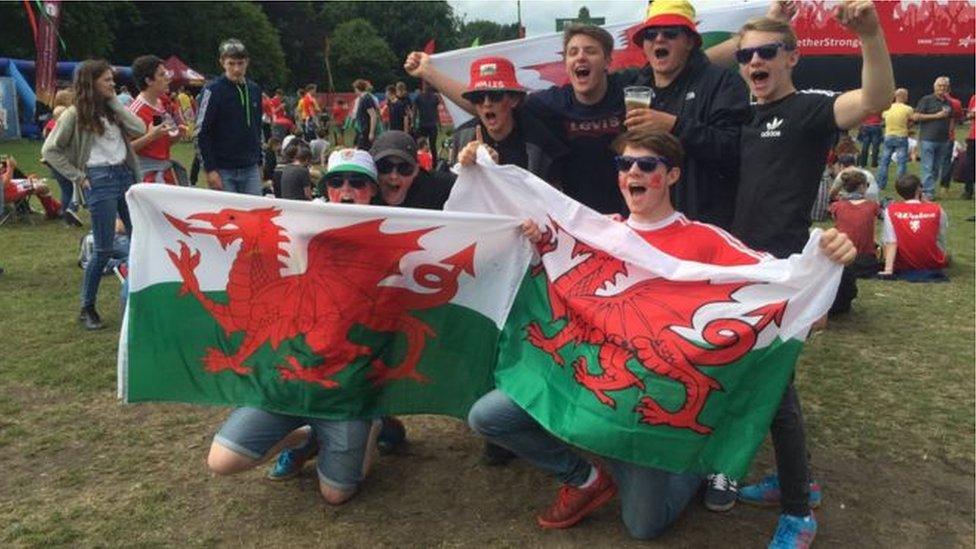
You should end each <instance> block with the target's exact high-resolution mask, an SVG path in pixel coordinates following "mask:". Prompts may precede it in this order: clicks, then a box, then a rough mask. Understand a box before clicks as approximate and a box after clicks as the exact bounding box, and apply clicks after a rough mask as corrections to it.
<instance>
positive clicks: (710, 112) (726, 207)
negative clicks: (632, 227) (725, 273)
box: [635, 50, 749, 229]
mask: <svg viewBox="0 0 976 549" xmlns="http://www.w3.org/2000/svg"><path fill="white" fill-rule="evenodd" d="M635 83H636V84H638V85H644V86H649V87H652V88H654V101H653V103H652V106H653V108H654V109H656V110H660V111H663V112H667V113H669V114H673V115H675V116H677V118H678V120H677V122H676V123H675V127H674V129H673V130H672V131H673V133H674V135H675V136H676V137H678V138H679V139H680V140H681V144H682V145H683V146H684V149H685V163H684V168H683V173H682V177H681V180H680V181H679V182H678V184H676V185H675V186H673V187H672V188H671V189H672V190H671V198H672V200H673V203H674V206H675V208H676V209H677V210H678V211H680V212H682V213H684V214H685V215H686V216H688V217H689V218H691V219H695V220H698V221H704V222H706V223H712V224H715V225H718V226H720V227H723V228H726V229H728V228H729V227H730V226H731V224H732V216H733V213H734V211H735V193H736V189H737V188H738V180H739V174H738V171H739V147H740V143H739V134H740V131H741V127H742V125H743V124H745V123H746V122H747V121H748V119H749V95H748V90H747V88H746V85H745V83H744V82H743V81H742V78H740V77H739V75H738V74H736V73H734V72H732V71H730V70H727V69H723V68H721V67H719V66H717V65H713V64H712V63H710V62H709V61H708V58H707V57H706V56H705V54H704V53H702V52H701V51H700V50H695V51H694V52H692V54H691V57H690V58H689V59H688V64H687V65H686V66H685V68H684V70H683V71H682V72H681V74H680V75H678V78H677V79H675V80H674V82H671V84H670V85H668V86H667V87H664V88H657V87H655V86H654V75H653V74H652V72H651V67H650V65H647V66H645V67H644V68H642V69H640V70H639V72H638V74H637V75H636V78H635Z"/></svg>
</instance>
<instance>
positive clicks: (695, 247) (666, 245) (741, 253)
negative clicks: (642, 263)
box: [627, 212, 772, 266]
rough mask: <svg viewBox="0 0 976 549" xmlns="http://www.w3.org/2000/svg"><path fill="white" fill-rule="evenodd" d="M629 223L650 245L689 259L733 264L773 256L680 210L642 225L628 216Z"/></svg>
mask: <svg viewBox="0 0 976 549" xmlns="http://www.w3.org/2000/svg"><path fill="white" fill-rule="evenodd" d="M627 225H628V226H630V228H632V229H634V231H636V232H637V234H639V235H640V236H641V237H642V238H643V239H644V240H646V241H647V243H648V244H650V245H651V246H654V247H655V248H657V249H659V250H661V251H662V252H664V253H666V254H668V255H670V256H673V257H676V258H678V259H683V260H686V261H697V262H699V263H710V264H712V265H723V266H734V265H754V264H756V263H759V262H760V261H763V260H766V259H772V256H769V255H767V254H764V253H760V252H757V251H754V250H752V249H750V248H749V247H747V246H746V245H745V244H743V243H742V242H739V240H738V239H736V238H735V237H734V236H732V235H730V234H729V233H727V232H725V231H723V230H722V229H720V228H718V227H716V226H714V225H709V224H707V223H699V222H697V221H691V220H689V219H688V218H687V217H685V216H684V215H682V214H680V213H677V212H675V213H673V214H671V215H670V216H669V217H667V218H666V219H662V220H661V221H658V222H657V223H651V224H643V223H638V222H636V221H633V220H631V219H628V220H627Z"/></svg>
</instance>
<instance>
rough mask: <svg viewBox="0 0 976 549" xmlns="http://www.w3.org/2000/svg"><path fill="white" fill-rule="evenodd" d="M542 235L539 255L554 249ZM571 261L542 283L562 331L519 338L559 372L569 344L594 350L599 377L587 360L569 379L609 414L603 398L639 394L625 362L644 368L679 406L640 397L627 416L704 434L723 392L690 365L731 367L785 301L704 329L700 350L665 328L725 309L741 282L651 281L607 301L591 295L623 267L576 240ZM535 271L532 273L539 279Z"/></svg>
mask: <svg viewBox="0 0 976 549" xmlns="http://www.w3.org/2000/svg"><path fill="white" fill-rule="evenodd" d="M553 225H554V227H555V230H552V229H549V228H548V227H547V228H546V230H545V232H544V233H543V238H542V240H540V242H539V243H538V244H537V248H538V249H539V253H540V254H541V255H543V256H544V255H546V254H548V253H551V252H553V251H554V250H556V248H557V240H556V238H555V237H554V232H560V231H561V228H560V227H559V226H558V225H556V224H555V223H554V222H553ZM572 257H573V258H574V259H577V258H580V257H584V259H583V260H582V261H581V262H580V263H578V264H577V265H576V266H574V267H573V268H572V269H570V270H569V271H567V272H566V273H564V274H562V275H560V276H559V277H557V278H556V279H555V280H553V281H551V282H550V283H549V302H550V306H551V308H552V320H553V321H559V320H565V321H566V324H565V326H564V327H563V328H561V329H560V330H558V331H557V332H556V333H555V334H554V335H552V336H551V337H547V336H546V335H545V333H544V332H543V329H542V326H541V325H540V324H539V323H537V322H532V323H530V324H529V325H528V326H527V337H526V339H527V340H528V341H529V343H531V344H532V345H533V346H535V347H537V348H538V349H540V350H542V351H544V352H545V353H547V354H548V355H549V356H550V357H552V359H553V360H554V361H555V362H556V363H557V364H559V365H560V366H563V365H564V364H565V363H564V361H563V358H562V356H561V355H560V354H559V350H560V349H562V348H563V347H564V346H566V345H567V344H569V343H573V344H575V345H579V344H591V345H597V346H599V354H598V362H599V365H598V366H599V368H600V372H599V373H592V372H591V369H590V365H589V364H587V361H586V358H585V357H583V356H578V357H577V358H576V359H575V360H574V361H573V377H574V379H575V380H576V382H577V383H579V384H580V385H582V386H583V387H585V388H587V389H588V390H589V391H591V392H592V393H593V395H594V396H595V397H596V398H597V399H598V400H599V401H600V402H601V403H602V404H604V405H606V406H609V407H611V408H616V406H617V403H616V400H614V398H613V397H612V396H610V395H608V394H607V393H609V392H612V391H622V390H625V389H628V388H630V387H636V388H637V389H639V390H640V391H642V392H643V391H645V386H644V382H643V381H642V380H641V378H640V377H638V376H637V375H635V374H634V373H633V372H632V371H631V370H630V369H628V368H627V362H628V361H630V360H631V359H636V361H637V362H638V363H639V364H640V366H642V367H643V368H645V369H647V370H649V371H651V372H653V373H655V374H658V375H660V376H664V377H667V378H669V379H673V380H675V381H677V382H679V383H681V384H682V385H684V388H685V399H684V403H683V404H682V405H681V407H680V408H679V409H678V410H675V411H670V410H666V409H664V407H662V406H661V405H660V404H658V402H657V401H656V400H655V399H654V398H653V397H652V396H651V395H648V394H645V395H644V396H642V397H641V398H640V400H639V401H638V403H637V406H636V407H635V409H634V411H635V412H637V413H638V414H639V415H640V421H641V422H643V423H646V424H649V425H667V426H671V427H676V428H681V429H690V430H692V431H694V432H696V433H701V434H707V433H710V432H711V430H712V429H711V427H709V426H707V425H703V424H701V423H700V422H699V421H698V415H699V413H701V411H702V408H703V407H704V406H705V402H706V400H707V399H708V395H709V394H710V393H711V392H712V391H714V390H722V386H721V385H720V384H719V382H718V381H716V380H715V379H714V378H712V377H710V376H708V375H707V374H705V373H703V372H702V371H701V370H699V369H698V368H697V367H696V366H723V365H726V364H730V363H732V362H735V361H736V360H738V359H739V358H741V357H742V356H743V355H745V354H746V353H747V352H748V351H749V350H751V349H752V347H753V346H754V345H755V343H756V338H757V336H758V335H759V333H760V332H762V330H763V329H764V328H766V326H768V325H769V324H770V323H775V324H776V325H779V324H780V322H781V321H782V317H783V312H784V311H785V309H786V302H785V301H784V302H778V303H772V304H769V305H766V306H764V307H761V308H759V309H757V310H755V311H752V312H750V313H748V314H747V315H746V316H749V317H758V321H757V322H756V323H755V324H750V323H749V322H746V321H745V320H741V319H736V318H723V319H715V320H712V321H710V322H708V323H707V324H706V325H705V326H704V329H703V331H702V334H701V337H702V339H703V341H704V343H705V345H707V346H701V345H699V344H696V343H695V342H693V341H690V340H688V339H685V338H684V337H682V336H681V335H679V334H678V332H676V331H675V330H673V329H672V328H675V327H688V328H692V327H693V326H692V319H693V317H694V315H695V313H696V311H698V310H699V309H700V308H701V307H703V306H704V305H708V304H711V303H716V302H732V303H735V301H734V300H733V299H732V294H734V293H735V292H736V291H738V290H739V289H741V288H743V287H745V286H748V285H749V284H748V283H731V284H711V283H701V282H675V281H670V280H666V279H662V278H651V279H646V280H643V281H641V282H638V283H635V284H634V285H632V286H630V287H627V288H626V289H624V290H622V291H621V292H619V293H617V294H614V295H605V296H604V295H596V293H597V291H598V290H601V289H604V290H605V289H607V288H609V287H610V286H612V285H613V283H614V282H615V281H616V279H617V277H618V276H626V275H627V272H628V271H627V264H626V263H624V262H623V261H621V260H619V259H616V258H614V257H612V256H610V255H609V254H607V253H606V252H603V251H602V250H598V249H596V248H593V247H590V246H588V245H586V244H584V243H582V242H579V241H576V242H575V244H574V245H573V250H572ZM541 271H542V269H541V264H540V266H539V267H537V269H536V271H535V272H534V274H538V273H539V272H541Z"/></svg>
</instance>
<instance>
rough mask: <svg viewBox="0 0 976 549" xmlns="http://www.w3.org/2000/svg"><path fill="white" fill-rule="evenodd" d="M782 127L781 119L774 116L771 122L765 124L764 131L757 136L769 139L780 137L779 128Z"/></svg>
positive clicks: (781, 133)
mask: <svg viewBox="0 0 976 549" xmlns="http://www.w3.org/2000/svg"><path fill="white" fill-rule="evenodd" d="M782 125H783V119H782V118H778V117H775V116H774V117H773V119H772V120H770V121H769V122H766V131H764V132H762V133H761V134H759V137H762V138H769V137H780V136H782V135H783V132H782V131H781V130H780V126H782Z"/></svg>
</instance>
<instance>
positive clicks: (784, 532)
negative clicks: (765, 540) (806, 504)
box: [769, 513, 817, 549]
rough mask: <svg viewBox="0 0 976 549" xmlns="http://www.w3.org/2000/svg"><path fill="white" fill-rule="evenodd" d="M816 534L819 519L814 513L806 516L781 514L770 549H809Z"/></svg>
mask: <svg viewBox="0 0 976 549" xmlns="http://www.w3.org/2000/svg"><path fill="white" fill-rule="evenodd" d="M816 535H817V519H816V518H814V517H813V513H810V514H809V515H807V516H805V517H797V516H793V515H780V516H779V525H778V526H777V527H776V533H775V534H773V540H772V541H771V542H769V549H807V548H808V547H810V545H811V544H812V543H813V538H814V536H816Z"/></svg>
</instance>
